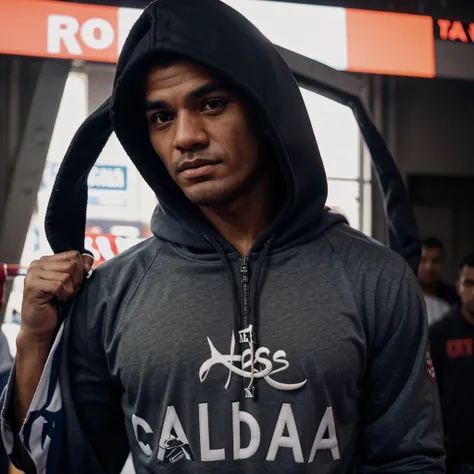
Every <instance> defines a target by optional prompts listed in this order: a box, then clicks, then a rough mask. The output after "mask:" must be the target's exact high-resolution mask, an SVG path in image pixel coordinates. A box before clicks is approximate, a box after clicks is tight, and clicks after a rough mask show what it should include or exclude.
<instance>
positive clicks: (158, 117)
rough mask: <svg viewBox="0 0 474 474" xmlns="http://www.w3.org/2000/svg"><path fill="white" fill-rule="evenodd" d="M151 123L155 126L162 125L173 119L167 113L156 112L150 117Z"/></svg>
mask: <svg viewBox="0 0 474 474" xmlns="http://www.w3.org/2000/svg"><path fill="white" fill-rule="evenodd" d="M151 119H152V122H153V123H156V124H163V123H166V122H169V121H170V120H172V119H173V117H172V116H171V114H170V113H169V112H158V113H156V114H154V115H153V116H152V118H151Z"/></svg>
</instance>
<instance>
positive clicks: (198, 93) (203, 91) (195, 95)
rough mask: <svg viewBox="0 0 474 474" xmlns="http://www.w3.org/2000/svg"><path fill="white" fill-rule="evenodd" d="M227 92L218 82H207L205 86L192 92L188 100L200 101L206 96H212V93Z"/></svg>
mask: <svg viewBox="0 0 474 474" xmlns="http://www.w3.org/2000/svg"><path fill="white" fill-rule="evenodd" d="M224 90H227V87H225V85H224V84H223V83H222V82H221V81H218V80H215V81H211V82H208V83H207V84H204V85H202V86H201V87H198V88H197V89H195V90H193V91H192V92H191V93H190V94H189V96H188V98H190V99H194V100H196V99H200V98H202V97H204V96H206V95H208V94H212V93H213V92H217V91H224Z"/></svg>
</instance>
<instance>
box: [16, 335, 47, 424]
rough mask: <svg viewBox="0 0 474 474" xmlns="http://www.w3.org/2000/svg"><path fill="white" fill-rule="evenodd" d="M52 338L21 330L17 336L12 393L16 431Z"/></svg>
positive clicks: (30, 398) (44, 362) (25, 410)
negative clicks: (29, 333)
mask: <svg viewBox="0 0 474 474" xmlns="http://www.w3.org/2000/svg"><path fill="white" fill-rule="evenodd" d="M52 344H53V338H51V339H49V338H47V339H37V338H34V337H31V336H28V335H26V334H24V333H22V332H20V334H19V335H18V337H17V355H16V371H15V386H14V393H13V403H14V416H13V417H14V419H13V420H11V421H12V422H13V423H14V429H15V431H16V432H18V431H19V430H20V429H21V426H22V425H23V422H24V420H25V418H26V415H27V414H28V409H29V407H30V405H31V401H32V400H33V397H34V395H35V392H36V388H37V387H38V384H39V382H40V379H41V374H42V373H43V370H44V366H45V365H46V361H47V359H48V356H49V353H50V351H51V347H52Z"/></svg>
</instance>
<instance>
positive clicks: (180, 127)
mask: <svg viewBox="0 0 474 474" xmlns="http://www.w3.org/2000/svg"><path fill="white" fill-rule="evenodd" d="M203 125H204V124H203V121H202V118H201V117H200V116H199V115H198V114H193V113H191V112H187V111H186V112H183V113H181V114H180V115H179V116H178V117H177V118H176V128H175V136H174V142H173V145H174V147H175V149H177V150H179V151H181V152H185V151H190V150H193V149H196V148H202V147H205V146H207V145H208V144H209V136H208V134H207V133H206V131H205V129H204V126H203Z"/></svg>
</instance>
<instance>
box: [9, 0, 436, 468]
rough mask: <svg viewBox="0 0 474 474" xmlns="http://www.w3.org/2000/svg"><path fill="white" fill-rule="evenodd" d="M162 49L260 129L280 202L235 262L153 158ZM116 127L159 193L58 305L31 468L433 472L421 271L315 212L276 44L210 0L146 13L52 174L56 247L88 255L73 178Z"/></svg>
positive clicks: (317, 196) (297, 115) (297, 101)
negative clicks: (151, 106) (114, 251)
mask: <svg viewBox="0 0 474 474" xmlns="http://www.w3.org/2000/svg"><path fill="white" fill-rule="evenodd" d="M162 52H172V53H176V54H179V55H182V56H185V57H188V58H190V59H192V60H195V61H197V62H199V63H202V64H204V65H205V66H207V67H209V68H211V69H213V70H216V71H217V72H218V73H219V74H222V75H223V76H225V78H226V79H227V80H229V81H231V82H232V83H233V84H234V85H235V86H236V87H237V88H239V89H240V90H241V92H242V94H244V95H245V96H246V97H248V99H249V100H250V102H251V103H252V104H253V106H254V112H255V114H256V115H257V116H258V122H259V123H261V124H262V126H264V127H265V129H266V130H268V133H269V138H270V141H271V145H272V147H273V150H274V155H275V160H276V161H277V163H278V165H279V168H280V171H281V175H282V176H283V178H284V179H283V182H282V187H281V193H282V196H283V198H284V199H283V201H284V205H283V206H282V209H281V212H280V214H279V215H278V217H277V218H276V219H275V220H274V222H273V223H272V224H271V225H270V226H269V228H268V229H267V231H266V232H265V233H264V235H262V236H261V238H259V239H258V240H257V242H256V243H255V244H254V246H253V247H252V249H251V251H250V253H249V254H248V255H247V256H244V257H242V256H240V255H239V254H238V253H237V252H236V250H235V248H233V246H232V245H230V244H229V243H228V242H227V241H225V240H224V239H223V238H222V237H221V236H220V235H219V234H217V233H216V232H215V231H214V230H213V229H212V228H210V226H209V225H208V224H207V223H206V221H205V220H204V219H203V218H202V217H201V215H200V214H199V212H198V210H197V209H196V208H195V207H193V206H192V205H191V203H190V202H189V201H188V200H186V199H185V197H184V195H183V194H182V193H181V191H180V190H179V189H178V188H177V187H176V185H175V184H174V182H173V181H172V179H171V178H170V177H169V175H168V174H167V172H166V170H165V168H164V166H163V165H162V163H161V161H160V160H159V158H158V157H157V156H156V154H155V152H154V150H153V148H152V147H151V144H150V141H149V138H148V135H147V127H146V122H145V120H144V114H143V107H142V105H141V104H142V103H143V97H142V96H141V94H142V91H141V89H140V87H139V85H140V84H141V83H142V81H143V77H144V74H145V73H146V71H147V70H148V69H149V67H150V65H151V64H153V63H154V62H155V61H156V60H157V59H158V58H159V57H160V56H159V55H160V54H161V53H162ZM112 129H113V130H115V132H116V133H117V136H118V138H119V140H120V141H121V143H122V145H123V147H124V148H125V150H126V151H127V153H128V154H129V156H130V157H131V158H132V160H133V162H134V163H135V165H136V166H137V168H138V169H139V171H140V172H141V173H142V175H143V176H144V178H145V179H146V180H147V182H148V183H149V184H150V186H151V187H152V188H153V190H154V191H155V192H156V194H157V196H158V198H159V201H160V205H159V206H158V208H157V210H156V212H155V214H154V216H153V220H152V230H153V234H154V236H153V237H152V238H150V239H148V240H147V241H145V242H144V243H142V244H140V245H138V246H136V247H134V248H133V249H131V250H129V251H127V252H125V253H123V254H121V255H120V256H118V257H116V258H114V259H113V260H111V261H109V262H107V263H105V264H103V265H102V266H100V267H99V268H98V269H97V270H96V271H95V272H94V273H93V274H92V276H91V277H90V278H89V279H88V280H87V281H86V282H85V284H84V285H83V287H82V289H81V291H80V293H79V294H78V296H77V297H76V299H75V300H74V301H73V302H72V304H71V305H70V306H69V307H68V308H64V309H63V311H62V314H63V315H65V316H67V317H66V318H65V320H64V324H63V326H62V327H61V329H60V332H59V334H58V338H57V340H56V342H55V345H54V347H53V350H52V352H51V356H50V359H49V360H48V363H47V366H46V368H45V374H44V375H43V378H42V384H40V387H39V388H38V392H37V395H36V396H35V400H34V402H33V404H32V407H31V408H30V413H29V415H28V418H27V420H26V422H25V425H24V427H23V429H22V432H21V438H22V440H23V442H24V444H25V447H26V448H27V449H28V450H29V451H30V452H31V453H32V457H33V458H34V460H35V462H36V464H37V467H38V472H46V473H47V474H53V473H68V474H83V473H87V474H105V473H107V474H109V473H110V474H116V473H119V472H120V470H121V468H122V466H123V464H124V462H125V459H126V457H127V456H128V453H129V450H131V452H132V456H133V459H134V464H135V468H136V471H137V473H138V474H147V473H219V474H220V473H236V474H237V473H246V474H265V473H282V474H297V473H298V474H300V473H318V474H325V473H338V474H342V473H356V472H364V473H375V472H384V473H408V472H426V473H442V472H444V453H443V447H442V433H441V421H440V416H439V406H438V405H439V404H438V398H437V390H436V386H435V376H434V373H433V371H432V365H431V362H430V357H429V348H428V345H427V329H426V316H425V312H424V303H423V299H422V296H421V294H420V291H419V287H418V284H417V281H416V277H415V274H414V272H413V271H412V269H411V268H410V267H409V265H408V264H407V263H406V261H405V260H404V259H403V258H402V257H400V256H399V255H397V254H396V253H394V252H392V251H391V250H389V249H387V248H385V247H384V246H382V245H380V244H378V243H376V242H374V241H372V240H371V239H369V238H367V237H365V236H363V235H361V234H359V233H358V232H356V231H354V230H352V229H351V228H349V226H348V225H347V224H346V222H345V221H344V220H343V219H342V218H341V217H340V216H338V215H336V214H333V213H331V212H329V211H328V210H327V209H326V208H325V201H326V195H327V183H326V176H325V172H324V168H323V165H322V161H321V158H320V155H319V151H318V147H317V144H316V141H315V138H314V134H313V130H312V128H311V124H310V120H309V118H308V115H307V112H306V108H305V106H304V102H303V99H302V97H301V94H300V91H299V89H298V85H297V83H296V81H295V79H294V77H293V75H292V73H291V71H290V70H289V69H288V67H287V65H286V64H285V62H284V61H283V60H282V58H281V56H280V55H279V53H278V52H277V50H276V49H275V47H274V46H273V45H272V44H271V43H270V42H269V41H268V40H267V39H266V38H264V37H263V36H262V35H261V33H260V32H259V31H258V30H257V29H256V28H255V27H253V26H252V25H251V24H250V23H249V22H248V21H247V20H245V19H244V18H243V17H242V16H241V15H239V14H237V13H236V12H235V11H234V10H232V9H231V8H229V7H227V6H226V5H224V4H221V3H220V2H217V1H216V0H202V1H200V2H194V1H193V2H189V1H186V0H162V1H157V2H154V3H153V4H152V5H151V6H150V7H148V8H147V10H146V11H145V12H144V14H143V15H142V17H141V18H140V19H139V20H138V22H137V24H136V25H135V26H134V28H133V29H132V32H131V34H130V37H129V38H128V40H127V42H126V44H125V48H124V51H123V53H122V55H121V57H120V60H119V64H118V69H117V76H116V80H115V85H114V93H113V96H112V98H111V99H110V100H108V101H107V102H106V103H105V104H104V105H103V106H102V107H101V108H100V109H99V110H98V111H97V112H96V113H95V114H94V115H93V116H92V117H91V118H90V119H88V121H86V123H85V124H84V125H83V127H82V128H81V130H80V131H79V132H78V134H77V136H76V138H75V139H74V141H73V143H72V145H71V148H70V150H69V152H68V155H67V156H66V158H65V160H64V162H63V165H62V167H61V170H60V172H59V173H58V178H57V182H56V184H55V188H54V191H53V195H52V198H51V203H50V207H49V212H48V216H47V222H46V229H47V232H48V237H49V239H50V243H51V245H52V247H53V249H54V250H55V251H58V252H59V251H64V250H68V249H70V248H74V249H77V250H81V251H82V250H83V243H82V242H83V228H84V220H85V202H86V192H84V191H85V189H86V188H85V184H84V183H85V181H86V178H87V172H88V170H89V169H90V167H91V166H92V165H93V162H94V161H95V159H96V157H97V155H98V153H99V152H100V149H101V148H102V147H103V145H104V143H105V142H106V140H107V138H108V136H109V135H110V132H111V131H112ZM65 197H67V199H65ZM410 212H411V210H409V212H408V216H410V215H411V214H409V213H410ZM10 393H11V387H10ZM5 403H6V407H7V408H8V406H9V403H10V402H9V400H8V397H7V400H6V401H5ZM6 412H7V410H4V415H3V422H2V427H3V430H2V431H3V436H4V439H5V441H6V444H7V446H9V448H10V450H11V441H10V442H9V439H11V436H10V435H11V433H10V430H9V425H8V416H6V414H5V413H6Z"/></svg>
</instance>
